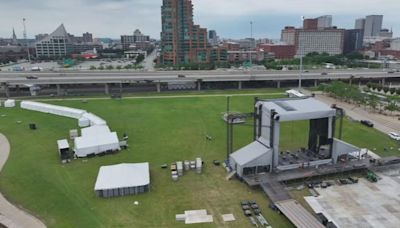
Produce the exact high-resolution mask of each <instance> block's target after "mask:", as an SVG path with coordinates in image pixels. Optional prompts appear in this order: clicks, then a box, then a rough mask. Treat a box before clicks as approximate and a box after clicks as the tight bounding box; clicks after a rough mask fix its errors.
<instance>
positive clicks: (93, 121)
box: [82, 113, 107, 126]
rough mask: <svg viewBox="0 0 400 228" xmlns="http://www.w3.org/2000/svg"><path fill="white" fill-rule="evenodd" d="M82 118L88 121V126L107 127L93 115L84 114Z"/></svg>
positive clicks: (105, 123)
mask: <svg viewBox="0 0 400 228" xmlns="http://www.w3.org/2000/svg"><path fill="white" fill-rule="evenodd" d="M82 118H85V119H88V120H89V121H90V126H93V125H107V122H106V121H105V120H103V119H102V118H100V117H98V116H96V115H94V114H93V113H85V114H83V115H82Z"/></svg>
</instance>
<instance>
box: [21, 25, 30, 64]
mask: <svg viewBox="0 0 400 228" xmlns="http://www.w3.org/2000/svg"><path fill="white" fill-rule="evenodd" d="M25 21H26V19H25V18H22V24H23V25H24V40H25V46H26V50H27V52H28V62H31V54H30V53H29V46H28V39H27V36H26V25H25Z"/></svg>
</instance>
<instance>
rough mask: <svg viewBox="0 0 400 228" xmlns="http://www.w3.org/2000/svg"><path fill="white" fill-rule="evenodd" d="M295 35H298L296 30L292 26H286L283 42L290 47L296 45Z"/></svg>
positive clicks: (283, 32)
mask: <svg viewBox="0 0 400 228" xmlns="http://www.w3.org/2000/svg"><path fill="white" fill-rule="evenodd" d="M295 35H296V28H295V27H292V26H286V27H285V28H284V29H283V30H282V33H281V41H282V42H284V43H286V44H288V45H294V44H295V41H296V39H295Z"/></svg>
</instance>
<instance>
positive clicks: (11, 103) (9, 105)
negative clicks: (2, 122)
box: [4, 99, 15, 108]
mask: <svg viewBox="0 0 400 228" xmlns="http://www.w3.org/2000/svg"><path fill="white" fill-rule="evenodd" d="M4 107H5V108H13V107H15V100H10V99H8V100H6V101H4Z"/></svg>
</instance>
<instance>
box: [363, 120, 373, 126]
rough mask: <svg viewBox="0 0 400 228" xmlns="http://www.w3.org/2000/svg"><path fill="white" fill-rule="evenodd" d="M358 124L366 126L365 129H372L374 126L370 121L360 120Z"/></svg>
mask: <svg viewBox="0 0 400 228" xmlns="http://www.w3.org/2000/svg"><path fill="white" fill-rule="evenodd" d="M360 123H361V124H362V125H365V126H367V127H374V124H373V123H372V122H371V121H369V120H360Z"/></svg>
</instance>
